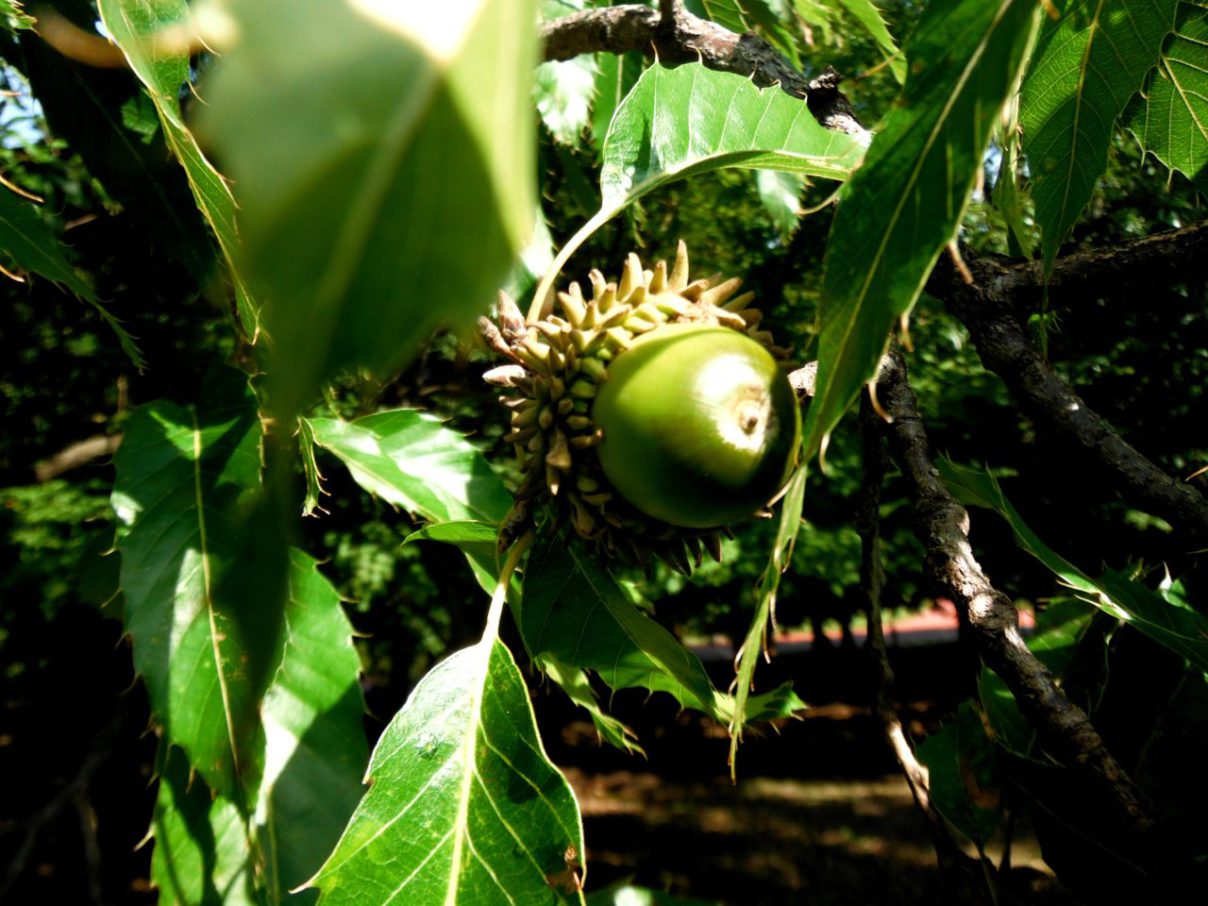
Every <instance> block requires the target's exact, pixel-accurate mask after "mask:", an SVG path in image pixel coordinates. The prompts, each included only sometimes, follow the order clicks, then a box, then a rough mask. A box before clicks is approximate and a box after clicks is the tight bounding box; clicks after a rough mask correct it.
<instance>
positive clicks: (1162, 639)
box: [938, 460, 1208, 670]
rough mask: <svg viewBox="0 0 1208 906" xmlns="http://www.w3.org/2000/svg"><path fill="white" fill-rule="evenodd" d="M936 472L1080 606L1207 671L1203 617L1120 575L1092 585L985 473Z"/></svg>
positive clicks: (944, 468) (1207, 622)
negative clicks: (998, 521) (988, 513)
mask: <svg viewBox="0 0 1208 906" xmlns="http://www.w3.org/2000/svg"><path fill="white" fill-rule="evenodd" d="M938 466H939V469H940V474H941V475H942V476H943V478H944V481H945V482H946V483H947V485H948V487H949V488H950V489H951V490H952V492H953V494H955V495H956V497H957V498H958V499H959V500H960V502H961V503H963V504H965V505H966V506H980V507H986V508H987V509H991V510H993V511H994V512H996V513H998V514H999V515H1000V516H1002V517H1003V518H1004V519H1006V520H1007V522H1008V523H1009V524H1010V526H1011V529H1012V530H1013V531H1014V533H1015V541H1016V542H1017V543H1018V544H1019V546H1020V547H1022V548H1023V549H1024V550H1025V551H1027V552H1028V553H1029V554H1031V555H1032V556H1033V557H1035V558H1036V559H1037V560H1039V561H1040V562H1041V563H1043V564H1044V565H1045V566H1047V567H1048V568H1049V569H1050V570H1052V571H1053V573H1054V574H1055V575H1056V576H1057V577H1058V578H1060V579H1061V581H1062V582H1063V583H1064V584H1066V585H1068V586H1069V587H1070V588H1072V589H1075V590H1076V591H1079V592H1081V593H1082V595H1083V596H1084V600H1086V601H1088V602H1090V603H1091V604H1094V605H1095V606H1096V607H1098V608H1099V609H1100V610H1102V611H1104V612H1105V613H1107V614H1109V615H1110V616H1113V617H1115V618H1116V619H1118V620H1123V621H1124V622H1125V623H1127V624H1128V625H1130V626H1132V627H1133V628H1134V629H1136V630H1138V631H1140V632H1143V633H1145V634H1146V635H1147V636H1149V637H1150V638H1152V639H1153V640H1154V641H1156V642H1159V643H1160V644H1162V645H1165V646H1166V647H1167V648H1169V649H1170V650H1171V651H1173V652H1175V653H1176V654H1178V655H1180V656H1182V657H1185V658H1187V660H1189V661H1190V662H1191V663H1192V664H1194V665H1195V666H1196V667H1197V668H1198V669H1200V670H1208V617H1205V616H1204V615H1203V614H1202V613H1200V612H1198V611H1195V610H1187V609H1185V608H1182V607H1177V606H1175V605H1173V604H1171V603H1169V602H1168V601H1166V600H1164V599H1163V598H1162V596H1161V595H1160V594H1158V593H1157V592H1156V591H1151V590H1150V589H1148V588H1146V587H1145V586H1144V585H1142V584H1141V583H1139V582H1134V581H1132V580H1130V579H1129V578H1128V577H1127V576H1126V575H1124V574H1122V573H1117V572H1107V573H1104V574H1103V575H1102V576H1100V577H1099V578H1097V579H1096V578H1091V577H1090V576H1088V575H1086V573H1084V572H1082V571H1081V570H1080V569H1078V567H1076V566H1074V565H1073V564H1072V563H1070V562H1069V561H1068V560H1066V559H1065V558H1063V557H1062V556H1060V555H1059V554H1057V553H1056V552H1055V551H1053V550H1052V548H1050V547H1049V546H1048V545H1046V544H1045V543H1044V542H1043V541H1042V540H1041V539H1040V537H1039V536H1038V535H1037V534H1036V533H1035V532H1034V531H1032V529H1030V528H1029V527H1028V526H1027V524H1026V523H1025V522H1024V521H1023V519H1022V518H1021V517H1020V515H1019V513H1018V512H1017V511H1016V510H1015V508H1014V507H1013V506H1011V504H1010V502H1009V501H1008V500H1007V498H1006V497H1005V496H1004V495H1003V492H1002V489H1001V488H1000V487H999V486H998V481H997V479H995V478H994V476H993V475H991V474H990V473H989V472H987V471H984V470H981V469H971V468H968V467H966V466H960V465H957V464H956V463H953V462H949V461H947V460H940V461H939V462H938Z"/></svg>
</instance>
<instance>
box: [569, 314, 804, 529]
mask: <svg viewBox="0 0 1208 906" xmlns="http://www.w3.org/2000/svg"><path fill="white" fill-rule="evenodd" d="M592 417H593V420H594V422H595V425H596V427H597V428H599V429H600V430H601V431H602V432H603V438H602V440H601V442H600V445H599V447H597V450H596V452H597V455H598V456H599V459H600V466H601V467H602V468H603V470H604V474H605V476H607V478H608V480H609V481H610V482H611V483H612V485H613V487H615V488H616V489H617V491H618V492H619V493H620V494H621V496H622V497H624V498H625V499H626V500H627V501H629V502H630V503H631V504H633V506H635V507H636V508H637V509H639V510H641V511H642V512H643V513H645V514H646V515H647V516H650V517H651V518H653V519H659V520H662V521H663V522H667V523H670V524H671V525H677V526H682V527H684V528H693V529H706V528H716V527H718V526H722V525H726V524H728V523H731V522H736V521H738V520H740V519H746V518H749V517H750V516H751V515H753V514H754V513H755V512H756V511H757V510H759V509H760V508H762V507H764V506H765V505H766V504H767V503H768V501H769V500H771V499H772V497H773V496H775V494H776V492H777V491H778V490H779V489H780V487H781V485H782V484H783V483H784V481H785V479H786V478H787V477H788V473H789V471H790V470H791V468H792V465H793V460H794V456H795V454H796V452H797V447H798V445H799V444H800V441H801V416H800V413H799V411H798V408H797V397H796V394H795V393H794V392H793V388H792V387H791V386H790V385H789V381H788V378H787V376H786V375H785V374H784V372H783V371H782V370H781V368H780V366H779V365H777V363H776V360H775V359H774V358H773V357H772V355H771V353H769V352H768V351H767V349H765V348H764V347H763V346H762V345H760V344H759V343H757V342H756V341H755V340H752V339H751V338H749V337H747V336H746V335H745V334H741V333H738V332H737V331H735V330H731V329H730V328H727V327H707V326H700V325H696V324H670V325H667V326H666V327H663V328H661V329H660V330H656V331H651V332H650V333H647V334H645V335H644V336H642V337H641V338H640V339H639V340H637V341H636V342H635V343H634V344H633V345H632V346H631V347H630V348H629V349H627V350H626V351H625V352H624V353H623V354H622V355H619V356H617V358H616V360H615V361H614V362H613V363H612V364H611V366H610V367H609V369H608V375H607V377H606V379H605V380H604V382H603V384H602V385H601V387H600V392H599V395H598V396H597V397H596V402H595V406H594V409H593V413H592Z"/></svg>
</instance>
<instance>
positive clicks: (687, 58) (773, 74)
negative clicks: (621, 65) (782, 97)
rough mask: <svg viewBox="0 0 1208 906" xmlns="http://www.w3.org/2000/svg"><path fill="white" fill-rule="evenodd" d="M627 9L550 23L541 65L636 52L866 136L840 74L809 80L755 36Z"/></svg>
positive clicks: (680, 15)
mask: <svg viewBox="0 0 1208 906" xmlns="http://www.w3.org/2000/svg"><path fill="white" fill-rule="evenodd" d="M665 12H669V13H670V14H669V15H665V14H664V13H660V12H659V10H655V9H651V8H650V7H648V6H639V5H637V4H629V5H624V6H612V7H606V8H604V9H595V10H586V11H584V12H581V13H575V14H573V15H570V16H564V17H563V18H561V19H555V20H553V21H551V22H547V23H546V24H545V25H543V26H542V28H541V40H542V44H543V46H544V48H545V51H544V58H545V59H546V60H569V59H570V58H572V57H577V56H579V55H580V54H585V53H598V52H604V53H615V54H620V53H628V52H630V51H636V52H638V53H642V54H645V55H646V56H648V57H657V58H658V60H659V62H661V63H664V64H667V65H672V66H674V65H678V64H680V63H693V62H696V61H698V60H699V61H700V62H701V63H703V64H704V65H705V66H707V67H709V68H710V69H716V70H718V71H720V72H733V73H737V74H739V75H743V76H747V77H749V78H750V79H751V80H752V81H753V82H754V83H755V84H756V85H758V86H759V87H761V88H768V87H771V86H773V85H778V86H779V87H780V88H781V89H782V90H784V91H786V92H787V93H788V94H790V95H792V96H793V97H796V98H801V99H804V100H805V101H806V103H807V104H808V105H809V108H810V112H811V113H813V114H814V116H815V117H816V118H817V119H818V121H819V122H820V123H822V125H824V126H826V127H827V128H828V129H837V130H839V131H841V132H847V133H849V134H851V135H858V136H867V135H868V131H867V130H866V129H865V128H864V127H863V126H862V125H861V124H860V122H859V120H857V119H856V117H855V115H854V114H853V113H852V109H851V105H850V103H849V102H848V100H847V98H846V97H845V96H844V95H843V93H842V92H841V91H839V83H840V82H841V81H842V76H840V75H839V74H838V73H837V72H835V71H834V70H833V69H830V68H827V69H826V70H824V71H823V72H822V73H821V74H820V75H819V76H817V77H816V78H813V79H807V78H806V77H805V76H804V75H802V74H801V73H800V72H798V71H797V70H796V69H794V68H793V67H792V66H791V65H790V64H789V63H788V61H787V60H785V59H784V57H782V56H781V55H780V53H779V52H777V51H776V49H775V48H774V47H772V46H771V45H770V44H768V42H767V41H765V40H763V38H760V37H759V36H758V35H752V34H745V35H738V34H735V33H734V32H732V31H729V30H728V29H725V28H722V27H721V26H720V25H717V24H716V23H714V22H710V21H708V20H706V19H701V18H700V17H698V16H694V15H692V14H691V13H689V12H687V11H685V10H684V9H683V8H682V7H681V6H680V5H679V4H671V5H670V9H668V10H665Z"/></svg>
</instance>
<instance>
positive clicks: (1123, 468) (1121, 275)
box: [927, 221, 1208, 550]
mask: <svg viewBox="0 0 1208 906" xmlns="http://www.w3.org/2000/svg"><path fill="white" fill-rule="evenodd" d="M1205 224H1208V221H1205V222H1204V223H1201V224H1195V225H1194V226H1192V227H1187V228H1184V229H1182V230H1178V231H1176V232H1174V233H1163V234H1159V235H1158V236H1151V237H1148V238H1146V239H1142V240H1136V241H1132V242H1126V243H1120V244H1117V245H1113V246H1108V247H1106V248H1103V249H1099V250H1096V251H1092V252H1085V253H1080V254H1078V255H1071V256H1069V257H1067V258H1063V259H1062V260H1061V261H1060V262H1058V265H1057V267H1055V269H1054V274H1055V276H1058V277H1059V279H1060V280H1061V281H1062V283H1063V284H1065V285H1077V286H1078V288H1079V291H1082V289H1083V287H1086V286H1093V285H1095V284H1096V283H1099V284H1102V285H1106V286H1111V287H1118V286H1123V285H1126V283H1127V281H1130V280H1132V281H1136V280H1150V281H1152V279H1153V276H1152V274H1153V270H1152V268H1154V267H1164V266H1169V267H1177V268H1179V269H1180V270H1181V272H1183V273H1187V274H1192V273H1195V274H1198V275H1204V274H1205V273H1208V227H1206V226H1205ZM1189 249H1199V250H1200V251H1199V253H1198V254H1194V255H1193V254H1190V253H1189V251H1188V250H1189ZM1184 256H1186V257H1188V258H1190V259H1191V260H1190V261H1188V260H1184ZM965 262H966V264H967V265H968V267H969V270H970V272H971V273H972V275H973V281H974V282H973V283H971V284H968V283H965V282H964V280H963V279H962V278H961V277H960V275H959V274H958V273H957V271H956V269H955V268H954V267H953V266H951V265H949V264H941V265H940V266H938V267H937V268H936V270H935V272H934V273H933V274H932V277H931V279H930V280H929V281H928V284H927V288H928V291H930V292H931V293H932V294H933V295H936V296H939V297H940V298H942V299H943V300H944V301H945V303H946V304H947V307H948V309H949V310H950V311H951V312H952V313H953V314H954V315H955V316H956V317H957V318H958V319H960V321H961V322H962V323H964V325H965V326H966V327H967V328H968V330H969V333H970V335H971V336H972V337H973V342H974V343H975V344H976V345H977V351H978V354H979V355H980V356H981V359H982V361H983V362H984V363H985V365H986V367H987V368H989V369H990V370H991V371H993V372H994V373H995V374H997V375H998V376H999V377H1000V378H1002V380H1003V382H1004V383H1005V384H1006V385H1007V387H1008V388H1009V389H1010V390H1011V393H1012V394H1013V395H1014V397H1015V399H1016V400H1017V401H1018V402H1019V404H1020V406H1021V407H1022V408H1023V409H1024V411H1025V412H1026V413H1027V414H1028V416H1029V417H1030V418H1031V419H1032V420H1033V421H1034V422H1035V423H1036V424H1037V426H1039V427H1040V428H1041V430H1042V431H1044V432H1046V433H1047V434H1049V435H1050V436H1052V437H1054V438H1056V439H1057V440H1059V441H1061V442H1063V443H1065V444H1067V445H1070V446H1072V447H1074V448H1075V449H1077V450H1078V451H1079V452H1080V454H1081V455H1082V456H1084V457H1085V458H1086V460H1087V461H1088V462H1090V463H1092V464H1093V465H1094V466H1096V467H1097V468H1098V470H1099V471H1100V472H1101V473H1103V474H1104V475H1106V476H1108V478H1109V480H1111V481H1112V482H1113V484H1114V485H1115V487H1116V489H1117V490H1118V491H1119V492H1120V494H1121V495H1122V496H1123V497H1124V498H1125V499H1126V500H1127V501H1128V502H1129V503H1130V504H1132V505H1133V506H1135V507H1137V508H1139V509H1142V510H1145V511H1146V512H1150V513H1154V514H1155V515H1158V516H1161V517H1162V518H1163V519H1165V520H1166V521H1167V522H1169V523H1170V524H1171V525H1173V526H1174V527H1175V529H1176V530H1177V531H1179V532H1181V533H1182V535H1183V539H1182V542H1183V543H1182V547H1183V548H1184V549H1185V550H1194V549H1197V548H1200V547H1203V546H1205V545H1208V500H1205V498H1204V497H1203V495H1202V494H1200V493H1199V491H1197V490H1196V489H1195V488H1194V487H1192V486H1191V485H1189V484H1187V483H1185V482H1181V481H1177V480H1176V479H1174V478H1172V477H1171V476H1170V475H1168V474H1166V472H1164V471H1163V470H1162V469H1160V468H1158V467H1157V466H1156V465H1154V464H1153V463H1152V462H1151V461H1150V460H1149V459H1147V458H1146V457H1145V456H1144V455H1142V454H1141V453H1140V452H1138V451H1137V450H1136V449H1135V448H1134V447H1132V446H1131V445H1130V444H1128V443H1127V442H1126V441H1125V440H1124V439H1123V438H1122V437H1121V436H1120V435H1119V434H1117V433H1116V431H1115V429H1113V428H1112V426H1111V425H1110V424H1109V423H1108V422H1107V420H1106V419H1104V418H1103V417H1102V416H1100V415H1099V414H1098V413H1096V412H1095V411H1093V410H1092V409H1089V408H1088V407H1087V405H1086V403H1084V402H1083V401H1082V400H1081V399H1080V398H1079V397H1078V395H1077V394H1076V393H1075V392H1074V391H1073V389H1072V388H1071V387H1070V386H1069V385H1068V384H1067V383H1066V382H1065V381H1064V380H1062V379H1061V378H1060V377H1059V376H1058V375H1057V373H1056V372H1055V371H1054V370H1053V368H1052V366H1050V365H1049V363H1048V362H1047V361H1045V359H1044V357H1043V356H1042V355H1041V354H1040V352H1039V350H1037V349H1036V348H1035V346H1034V345H1033V344H1032V342H1031V341H1030V339H1029V338H1028V335H1027V332H1026V331H1025V330H1024V327H1023V324H1022V323H1021V321H1020V318H1019V313H1018V312H1019V304H1018V299H1019V296H1020V294H1021V293H1022V292H1024V291H1026V290H1029V289H1035V282H1034V281H1035V280H1039V279H1042V275H1041V274H1040V272H1039V269H1038V265H1035V264H1032V263H1028V264H1025V265H1015V266H1004V265H1003V264H1002V263H1001V262H1000V261H998V260H995V259H993V258H990V257H972V256H969V255H966V257H965Z"/></svg>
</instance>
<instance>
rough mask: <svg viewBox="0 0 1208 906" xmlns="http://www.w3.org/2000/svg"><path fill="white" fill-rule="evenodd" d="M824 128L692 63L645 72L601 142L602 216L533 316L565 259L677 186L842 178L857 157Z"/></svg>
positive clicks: (800, 104) (769, 96)
mask: <svg viewBox="0 0 1208 906" xmlns="http://www.w3.org/2000/svg"><path fill="white" fill-rule="evenodd" d="M863 151H864V149H863V146H862V145H860V143H859V142H857V141H856V140H855V139H853V138H852V137H851V136H849V135H845V134H843V133H841V132H836V131H834V130H831V129H824V128H823V127H822V126H821V125H819V123H818V121H817V120H816V119H814V117H813V114H811V113H810V112H809V108H808V107H807V106H806V105H805V102H804V101H801V100H797V99H795V98H791V97H789V96H788V95H787V94H785V93H784V92H783V91H781V90H780V89H779V88H764V89H759V88H756V87H755V86H754V85H753V84H751V81H750V80H749V79H744V78H743V77H742V76H739V75H734V74H732V73H725V72H713V71H712V70H710V69H706V68H705V67H704V65H702V64H699V63H689V64H687V65H684V66H680V67H678V68H676V69H668V68H667V67H665V66H651V67H650V68H649V69H647V70H646V71H645V72H644V73H642V77H641V78H640V79H638V82H637V84H636V85H634V87H633V90H632V91H630V92H629V94H628V95H626V96H625V100H624V101H622V102H621V106H620V107H618V108H617V111H616V114H615V115H614V116H613V118H612V123H611V125H610V126H609V128H608V136H607V138H605V140H604V153H603V163H602V165H601V168H600V194H601V204H600V210H599V211H597V212H596V213H595V214H594V215H593V216H592V217H591V219H590V220H588V221H587V223H585V224H584V225H583V227H582V228H580V229H579V231H578V232H577V233H575V235H574V236H573V237H571V238H570V239H569V240H568V241H567V243H566V245H564V246H563V247H562V250H561V251H559V252H558V256H557V257H556V258H555V259H554V263H553V266H552V267H551V268H550V269H549V272H548V273H547V274H546V276H545V279H544V280H543V281H542V282H541V284H540V285H539V286H538V287H537V294H536V297H535V299H534V309H533V310H535V308H536V306H538V305H539V304H540V303H541V302H542V301H543V300H544V299H545V298H546V296H547V295H548V294H549V289H550V287H551V285H552V284H553V281H554V279H555V278H556V277H557V275H558V273H559V271H561V270H562V268H563V266H564V265H565V264H566V262H567V261H568V260H569V259H570V256H571V255H573V254H574V252H575V251H576V250H577V249H578V248H579V246H580V245H582V244H583V242H585V241H586V240H587V238H588V237H589V236H591V234H592V233H594V232H595V231H596V230H597V229H599V228H600V227H601V226H602V225H604V224H605V223H607V222H608V221H609V220H611V219H612V218H613V217H615V216H616V215H617V214H619V213H620V212H621V211H622V210H624V209H625V207H626V206H627V205H630V204H632V203H633V202H635V201H637V200H638V199H639V198H641V197H643V196H644V195H646V194H647V193H649V192H652V191H654V190H655V189H657V188H659V187H660V186H664V185H667V184H668V183H671V182H674V181H675V180H677V179H683V178H684V177H687V176H693V175H696V174H700V173H706V172H708V171H710V170H717V169H721V168H723V167H744V168H748V169H754V170H758V169H765V170H784V171H786V172H789V173H798V174H803V175H810V176H818V177H822V178H825V179H837V180H842V179H846V178H847V175H848V174H849V173H850V172H851V169H852V167H854V166H855V164H856V162H857V161H858V160H859V159H860V156H861V154H863Z"/></svg>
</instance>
